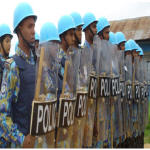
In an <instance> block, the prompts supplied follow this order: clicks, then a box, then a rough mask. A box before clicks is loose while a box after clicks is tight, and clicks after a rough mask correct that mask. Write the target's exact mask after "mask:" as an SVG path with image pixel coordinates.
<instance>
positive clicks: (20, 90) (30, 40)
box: [0, 2, 37, 148]
mask: <svg viewBox="0 0 150 150" xmlns="http://www.w3.org/2000/svg"><path fill="white" fill-rule="evenodd" d="M36 19H37V16H36V15H35V14H34V12H33V10H32V7H31V6H30V5H29V4H28V3H26V2H23V3H20V4H18V5H17V7H16V8H15V11H14V18H13V29H14V33H15V34H17V36H18V47H17V49H16V54H15V55H14V56H13V58H11V59H9V60H8V63H9V67H6V68H4V73H3V80H2V87H1V94H0V116H1V117H0V147H3V144H6V147H10V145H11V146H12V147H26V148H28V147H33V145H34V139H35V138H34V137H32V136H31V135H29V129H30V118H31V109H32V101H33V98H34V92H35V61H34V56H33V53H32V49H33V47H34V42H35V29H34V28H35V22H36Z"/></svg>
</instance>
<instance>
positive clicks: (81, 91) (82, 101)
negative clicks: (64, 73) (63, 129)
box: [71, 49, 87, 148]
mask: <svg viewBox="0 0 150 150" xmlns="http://www.w3.org/2000/svg"><path fill="white" fill-rule="evenodd" d="M73 51H74V52H75V53H72V54H71V59H72V64H73V66H74V67H73V68H74V70H76V71H75V72H76V74H74V75H75V76H76V78H74V79H75V80H76V81H75V82H76V87H74V88H75V89H76V90H77V91H76V106H75V118H74V124H73V135H72V141H73V142H72V143H71V148H81V147H82V145H83V136H84V126H85V119H86V106H87V105H86V104H87V85H86V84H87V83H86V82H82V76H84V74H83V75H81V73H83V72H82V71H81V70H80V69H81V68H80V59H81V57H80V56H81V49H73Z"/></svg>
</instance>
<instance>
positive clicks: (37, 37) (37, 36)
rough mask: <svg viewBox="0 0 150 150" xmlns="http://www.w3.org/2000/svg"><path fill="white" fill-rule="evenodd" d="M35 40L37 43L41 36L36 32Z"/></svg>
mask: <svg viewBox="0 0 150 150" xmlns="http://www.w3.org/2000/svg"><path fill="white" fill-rule="evenodd" d="M35 40H36V41H39V40H40V37H39V34H38V33H37V32H35Z"/></svg>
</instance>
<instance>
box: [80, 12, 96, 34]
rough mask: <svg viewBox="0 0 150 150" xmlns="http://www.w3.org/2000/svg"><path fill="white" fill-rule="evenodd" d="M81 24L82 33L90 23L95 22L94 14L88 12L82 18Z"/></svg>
mask: <svg viewBox="0 0 150 150" xmlns="http://www.w3.org/2000/svg"><path fill="white" fill-rule="evenodd" d="M83 22H84V25H83V31H84V30H85V28H87V27H88V26H89V25H90V24H91V23H93V22H97V20H96V18H95V16H94V14H92V13H91V12H88V13H86V14H85V15H84V16H83Z"/></svg>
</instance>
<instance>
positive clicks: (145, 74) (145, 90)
mask: <svg viewBox="0 0 150 150" xmlns="http://www.w3.org/2000/svg"><path fill="white" fill-rule="evenodd" d="M143 64H144V66H143V69H144V72H143V73H144V130H145V128H146V125H147V118H148V114H147V112H148V111H147V109H148V96H147V87H148V86H147V62H146V60H144V62H143Z"/></svg>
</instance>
